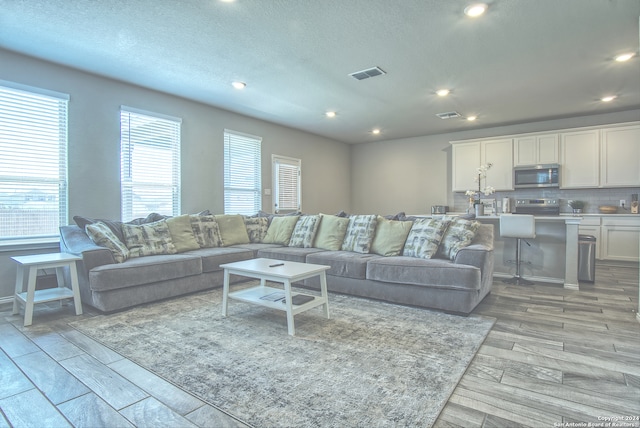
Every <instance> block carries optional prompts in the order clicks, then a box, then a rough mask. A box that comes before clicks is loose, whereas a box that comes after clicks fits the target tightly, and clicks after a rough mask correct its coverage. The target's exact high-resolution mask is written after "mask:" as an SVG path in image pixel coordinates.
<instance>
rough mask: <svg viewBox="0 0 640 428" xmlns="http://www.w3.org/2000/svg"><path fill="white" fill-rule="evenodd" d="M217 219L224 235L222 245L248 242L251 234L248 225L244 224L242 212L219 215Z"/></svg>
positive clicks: (222, 235) (221, 233) (221, 234)
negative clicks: (248, 231) (248, 232)
mask: <svg viewBox="0 0 640 428" xmlns="http://www.w3.org/2000/svg"><path fill="white" fill-rule="evenodd" d="M215 217H216V221H217V222H218V226H219V227H220V236H221V237H222V245H224V246H225V247H228V246H229V245H237V244H248V243H249V242H250V241H249V235H248V234H247V227H246V226H245V225H244V219H243V218H242V216H241V215H240V214H225V215H217V216H215Z"/></svg>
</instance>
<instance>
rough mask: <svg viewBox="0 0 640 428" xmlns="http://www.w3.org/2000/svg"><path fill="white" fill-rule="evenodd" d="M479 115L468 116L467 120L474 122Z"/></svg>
mask: <svg viewBox="0 0 640 428" xmlns="http://www.w3.org/2000/svg"><path fill="white" fill-rule="evenodd" d="M477 118H478V117H477V116H467V120H468V121H469V122H473V121H474V120H476V119H477Z"/></svg>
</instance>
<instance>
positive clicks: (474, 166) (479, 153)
mask: <svg viewBox="0 0 640 428" xmlns="http://www.w3.org/2000/svg"><path fill="white" fill-rule="evenodd" d="M451 158H452V183H451V184H452V189H453V191H454V192H464V191H467V190H476V189H477V188H478V183H477V182H476V181H475V179H476V178H477V176H478V175H477V170H478V167H479V166H481V165H485V164H487V163H491V164H492V166H491V168H490V169H489V170H488V171H487V178H486V180H483V182H482V187H485V186H492V187H494V188H495V189H496V190H513V139H511V138H506V139H497V140H481V141H469V142H464V143H452V148H451Z"/></svg>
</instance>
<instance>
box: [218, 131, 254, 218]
mask: <svg viewBox="0 0 640 428" xmlns="http://www.w3.org/2000/svg"><path fill="white" fill-rule="evenodd" d="M261 144H262V138H260V137H255V136H253V135H247V134H241V133H238V132H235V131H229V130H225V131H224V212H225V214H246V215H252V214H255V213H257V212H258V211H260V210H261V209H262V198H261V196H260V191H261V189H262V180H261V174H262V171H261V167H260V159H261V154H260V153H261Z"/></svg>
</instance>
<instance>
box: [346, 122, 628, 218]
mask: <svg viewBox="0 0 640 428" xmlns="http://www.w3.org/2000/svg"><path fill="white" fill-rule="evenodd" d="M639 119H640V110H630V111H624V112H619V113H611V114H601V115H591V116H581V117H576V118H571V119H557V120H548V121H543V122H532V123H525V124H519V125H511V126H503V127H495V128H487V129H477V130H469V131H462V132H452V133H448V134H439V135H433V136H424V137H416V138H404V139H400V140H388V141H381V142H376V143H365V144H357V145H352V146H351V194H352V195H353V199H352V203H351V209H352V211H353V212H355V213H376V214H381V215H386V214H395V213H398V212H400V211H404V212H406V213H407V214H425V213H430V212H431V206H432V205H449V206H450V207H454V206H455V205H456V204H455V203H454V194H453V193H452V191H451V172H450V171H451V147H450V145H449V141H454V140H465V139H470V138H483V137H492V136H500V135H509V134H518V133H526V132H538V131H550V130H557V129H564V128H576V127H581V126H597V125H606V124H613V123H622V122H632V121H637V120H639ZM622 190H623V191H624V194H625V195H627V194H628V193H629V192H628V190H629V189H622ZM636 193H637V192H636ZM508 196H512V197H513V196H514V194H510V195H508ZM626 197H627V199H628V198H629V195H627V196H626ZM458 205H460V204H458Z"/></svg>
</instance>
